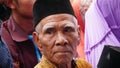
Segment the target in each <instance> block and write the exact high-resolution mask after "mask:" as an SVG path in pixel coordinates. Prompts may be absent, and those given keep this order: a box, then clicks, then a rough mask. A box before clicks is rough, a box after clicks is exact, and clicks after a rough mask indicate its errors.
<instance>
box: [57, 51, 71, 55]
mask: <svg viewBox="0 0 120 68" xmlns="http://www.w3.org/2000/svg"><path fill="white" fill-rule="evenodd" d="M55 54H59V55H67V54H72V52H71V51H56V52H55Z"/></svg>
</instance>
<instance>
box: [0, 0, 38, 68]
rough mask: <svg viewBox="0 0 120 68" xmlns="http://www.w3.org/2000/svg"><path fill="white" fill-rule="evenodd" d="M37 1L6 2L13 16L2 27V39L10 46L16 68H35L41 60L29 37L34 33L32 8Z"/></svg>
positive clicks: (19, 0) (13, 0)
mask: <svg viewBox="0 0 120 68" xmlns="http://www.w3.org/2000/svg"><path fill="white" fill-rule="evenodd" d="M34 2H35V0H5V2H4V3H5V5H6V6H7V7H9V8H10V9H11V16H10V17H9V19H8V20H6V21H4V22H3V23H2V26H1V37H2V39H3V41H4V43H5V44H6V45H7V46H8V48H9V50H10V53H11V56H12V59H13V66H14V68H33V67H34V66H35V65H36V64H37V63H38V62H39V59H40V54H39V50H38V49H37V48H36V46H35V45H34V43H33V42H32V40H31V39H29V37H28V36H29V35H31V34H32V32H33V30H34V29H33V14H32V8H33V4H34Z"/></svg>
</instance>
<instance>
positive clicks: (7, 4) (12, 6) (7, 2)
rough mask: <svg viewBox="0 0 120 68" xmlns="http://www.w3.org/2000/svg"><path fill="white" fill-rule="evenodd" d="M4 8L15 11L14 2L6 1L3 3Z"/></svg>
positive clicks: (11, 0)
mask: <svg viewBox="0 0 120 68" xmlns="http://www.w3.org/2000/svg"><path fill="white" fill-rule="evenodd" d="M5 4H6V6H8V7H9V8H11V9H15V2H14V1H13V0H6V1H5Z"/></svg>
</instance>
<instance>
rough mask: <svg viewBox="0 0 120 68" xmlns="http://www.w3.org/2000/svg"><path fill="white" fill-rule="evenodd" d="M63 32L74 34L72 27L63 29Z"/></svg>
mask: <svg viewBox="0 0 120 68" xmlns="http://www.w3.org/2000/svg"><path fill="white" fill-rule="evenodd" d="M64 32H75V29H74V28H73V27H65V28H64Z"/></svg>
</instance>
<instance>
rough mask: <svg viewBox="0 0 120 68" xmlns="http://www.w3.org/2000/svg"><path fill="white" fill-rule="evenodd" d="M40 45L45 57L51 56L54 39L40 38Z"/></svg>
mask: <svg viewBox="0 0 120 68" xmlns="http://www.w3.org/2000/svg"><path fill="white" fill-rule="evenodd" d="M40 43H41V46H42V50H43V52H44V54H45V55H48V56H52V54H53V51H52V50H53V47H54V38H49V37H46V36H40Z"/></svg>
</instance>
